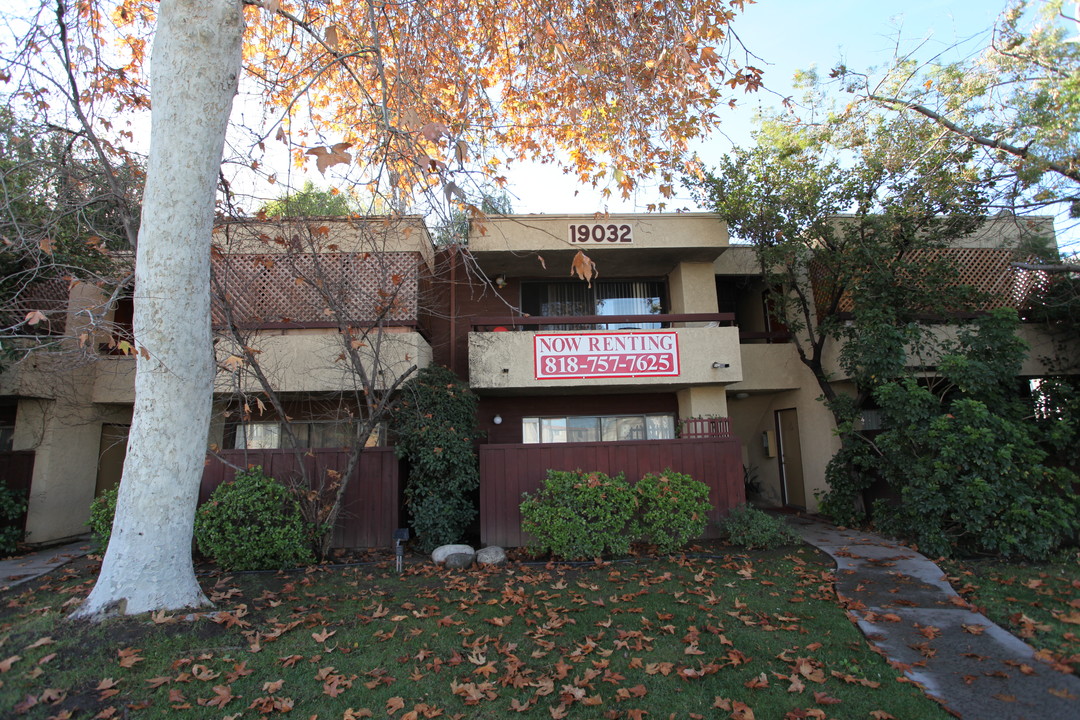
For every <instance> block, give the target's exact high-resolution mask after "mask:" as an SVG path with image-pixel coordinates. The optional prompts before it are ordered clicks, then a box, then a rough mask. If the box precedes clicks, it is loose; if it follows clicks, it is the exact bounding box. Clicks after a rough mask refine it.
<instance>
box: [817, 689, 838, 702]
mask: <svg viewBox="0 0 1080 720" xmlns="http://www.w3.org/2000/svg"><path fill="white" fill-rule="evenodd" d="M814 702H816V703H817V704H818V705H837V704H838V703H839V702H840V700H839V699H838V698H834V697H831V696H830V695H829V693H827V692H816V693H814Z"/></svg>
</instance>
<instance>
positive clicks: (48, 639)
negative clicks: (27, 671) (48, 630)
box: [25, 637, 56, 650]
mask: <svg viewBox="0 0 1080 720" xmlns="http://www.w3.org/2000/svg"><path fill="white" fill-rule="evenodd" d="M55 642H56V641H55V640H53V639H52V638H51V637H43V638H41V639H39V640H37V641H35V642H32V643H30V644H29V645H27V646H26V648H25V649H26V650H33V649H34V648H39V647H42V646H44V645H52V644H53V643H55Z"/></svg>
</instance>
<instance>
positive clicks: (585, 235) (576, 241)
mask: <svg viewBox="0 0 1080 720" xmlns="http://www.w3.org/2000/svg"><path fill="white" fill-rule="evenodd" d="M632 242H634V226H633V225H631V224H629V223H570V244H571V245H629V244H631V243H632Z"/></svg>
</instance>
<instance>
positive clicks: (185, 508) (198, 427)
mask: <svg viewBox="0 0 1080 720" xmlns="http://www.w3.org/2000/svg"><path fill="white" fill-rule="evenodd" d="M243 27H244V22H243V17H242V14H241V8H240V5H239V3H237V2H236V0H166V1H165V2H163V3H162V4H161V8H160V14H159V17H158V27H157V33H156V35H155V38H154V50H153V53H154V57H153V64H152V69H151V83H152V87H153V93H152V98H153V110H152V115H151V138H150V159H149V163H148V165H147V174H146V189H145V191H144V194H143V212H142V225H141V227H140V230H139V245H138V254H137V257H136V264H135V292H136V297H137V298H138V300H137V302H136V303H135V318H134V336H135V342H136V343H137V347H138V356H137V358H136V363H137V364H136V375H135V409H134V415H133V417H132V426H131V434H130V437H129V441H128V451H127V460H126V462H125V463H124V474H123V480H122V481H121V485H120V487H121V490H120V494H119V497H118V500H117V506H116V520H115V522H114V524H113V532H112V536H111V538H110V541H109V547H108V549H107V550H106V553H105V558H104V560H103V562H102V566H101V574H100V576H99V577H98V580H97V582H96V583H95V584H94V589H93V590H92V591H91V593H90V596H89V597H88V598H87V599H86V601H85V602H84V603H83V604H82V606H81V607H80V608H79V609H78V610H77V611H76V612H75V616H77V617H89V618H95V617H99V616H101V615H103V614H106V613H121V614H135V613H143V612H148V611H151V610H160V609H177V608H184V607H198V606H200V605H207V604H209V602H208V600H207V599H206V597H205V596H204V595H203V592H202V589H201V588H200V587H199V583H198V582H197V581H196V579H195V573H194V570H193V568H192V564H191V532H192V527H193V524H194V518H195V504H196V500H197V499H198V491H199V478H200V477H201V475H202V467H203V461H204V456H205V452H206V437H207V432H208V428H209V424H210V406H211V397H212V385H213V379H214V365H213V357H212V354H211V337H210V293H209V285H210V237H211V231H212V228H213V221H214V200H215V195H216V190H217V176H218V173H219V167H220V159H221V154H222V148H223V146H224V143H225V130H226V127H227V125H228V120H229V112H230V110H231V108H232V101H233V96H234V95H235V94H236V88H237V82H238V80H239V77H240V63H241V39H242V33H243Z"/></svg>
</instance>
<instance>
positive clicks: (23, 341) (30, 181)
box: [0, 109, 142, 365]
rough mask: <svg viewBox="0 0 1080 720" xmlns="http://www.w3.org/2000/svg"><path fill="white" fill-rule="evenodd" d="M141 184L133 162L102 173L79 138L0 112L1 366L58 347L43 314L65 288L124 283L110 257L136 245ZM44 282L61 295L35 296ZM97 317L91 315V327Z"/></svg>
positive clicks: (99, 313)
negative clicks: (74, 283) (72, 282)
mask: <svg viewBox="0 0 1080 720" xmlns="http://www.w3.org/2000/svg"><path fill="white" fill-rule="evenodd" d="M141 182H142V169H141V166H140V165H139V164H138V162H137V161H135V160H131V161H130V162H128V163H127V164H124V165H121V164H117V165H115V166H111V167H107V166H105V165H103V164H102V163H101V162H100V161H99V159H98V158H96V157H95V156H94V155H93V154H91V153H89V152H88V149H87V147H86V145H85V142H84V141H83V139H82V138H81V137H80V135H79V134H78V133H74V132H67V131H65V130H63V129H58V128H56V127H55V126H53V127H45V126H43V125H42V124H40V123H37V122H31V121H28V120H25V119H22V118H20V117H18V116H16V115H15V114H14V113H13V112H12V111H11V110H10V109H5V110H0V238H2V239H3V243H2V244H0V348H2V349H3V352H2V353H0V365H2V364H3V361H4V360H7V361H14V360H17V359H19V358H20V357H23V356H25V354H26V353H27V352H29V351H31V350H34V349H40V348H42V347H54V348H55V347H59V346H60V344H61V343H60V341H61V340H62V339H63V337H62V334H59V333H58V332H57V331H56V328H55V327H53V326H52V325H51V324H50V323H49V322H48V321H47V320H46V319H45V317H46V314H47V313H49V312H50V311H56V312H57V313H61V312H62V311H63V309H64V308H63V307H61V306H60V303H59V301H58V300H56V299H55V296H56V295H58V294H62V292H63V289H66V284H65V281H67V280H70V279H79V280H86V281H91V282H95V283H99V284H101V285H110V286H113V287H115V286H116V285H117V283H118V282H120V281H122V276H123V275H126V272H125V271H124V270H123V269H122V268H121V267H120V266H119V265H118V263H116V262H115V260H114V258H113V256H111V255H110V253H109V251H113V250H124V249H128V248H130V247H133V245H134V242H135V236H134V230H133V228H134V227H137V224H138V216H139V212H138V197H139V194H140V188H141ZM118 192H119V194H118ZM49 283H55V284H58V285H59V288H61V289H59V290H54V291H53V292H52V293H49V292H43V288H44V287H46V286H48V285H49ZM49 296H53V298H52V302H51V303H50V302H47V301H46V300H43V297H49ZM105 310H106V304H104V303H103V304H102V305H101V306H100V307H97V308H90V309H89V311H90V312H91V313H92V314H93V316H94V317H92V318H91V320H92V322H95V323H100V322H101V321H102V319H103V317H104V314H105Z"/></svg>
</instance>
